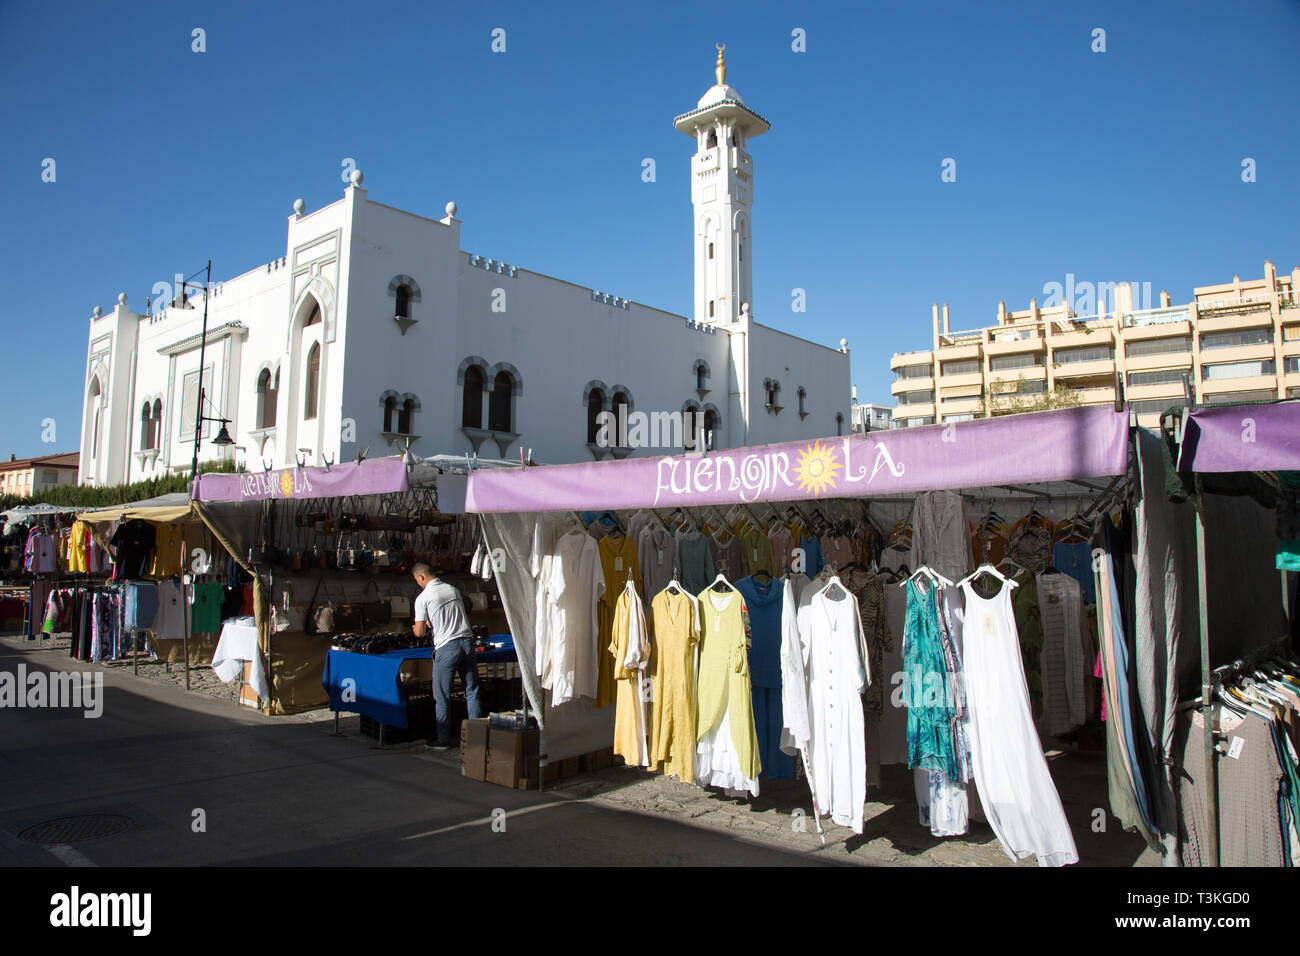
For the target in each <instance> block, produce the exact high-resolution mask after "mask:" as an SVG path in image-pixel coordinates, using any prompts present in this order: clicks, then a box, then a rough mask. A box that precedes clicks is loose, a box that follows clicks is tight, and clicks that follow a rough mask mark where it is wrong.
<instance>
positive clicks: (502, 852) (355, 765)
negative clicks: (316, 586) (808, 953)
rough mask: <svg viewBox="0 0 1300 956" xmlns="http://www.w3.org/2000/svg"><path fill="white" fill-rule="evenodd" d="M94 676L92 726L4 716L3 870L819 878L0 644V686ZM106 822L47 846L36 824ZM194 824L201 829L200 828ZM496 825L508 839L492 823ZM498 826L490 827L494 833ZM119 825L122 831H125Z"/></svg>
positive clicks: (739, 847)
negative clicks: (98, 696)
mask: <svg viewBox="0 0 1300 956" xmlns="http://www.w3.org/2000/svg"><path fill="white" fill-rule="evenodd" d="M19 664H25V665H26V667H27V670H28V671H29V672H30V671H32V670H34V669H42V670H46V671H49V670H65V671H66V670H86V671H99V672H102V673H103V674H104V706H103V714H102V716H101V717H99V718H98V719H86V718H85V717H83V716H82V713H81V711H76V710H66V709H65V710H55V709H43V710H33V709H15V708H9V707H0V780H3V781H4V786H0V865H3V866H60V865H68V866H92V865H93V866H213V865H217V866H250V865H251V866H258V865H269V866H339V865H411V866H414V865H420V866H427V865H442V864H448V865H466V864H469V865H491V866H511V865H543V864H544V865H586V864H594V865H605V866H609V865H668V866H673V865H684V864H726V865H746V866H753V865H769V866H772V865H778V866H780V865H821V864H829V863H833V862H834V861H831V860H828V859H825V858H820V859H819V858H818V856H816V855H810V854H799V853H791V852H787V851H784V850H781V849H776V848H772V847H766V846H762V845H758V844H756V843H751V842H746V841H744V840H740V839H737V838H734V837H732V836H730V835H729V834H726V833H720V832H716V831H712V830H708V829H704V828H700V827H693V826H690V825H687V824H685V823H682V822H679V821H675V820H671V819H665V818H662V817H657V816H648V815H643V814H639V813H635V812H624V811H619V810H614V809H610V808H608V807H605V806H597V805H594V804H591V803H587V802H585V801H583V800H581V799H578V798H574V797H565V796H563V795H560V794H551V793H540V794H539V793H536V792H526V791H515V790H508V789H505V788H503V787H496V786H492V785H490V784H484V783H479V782H476V781H472V780H467V779H465V778H464V777H462V776H461V775H460V770H459V759H458V756H457V755H456V754H455V753H454V752H453V753H448V754H430V753H426V752H424V751H422V750H421V751H412V750H409V749H394V750H383V751H381V750H377V749H374V748H373V746H372V742H371V741H369V740H367V739H365V738H362V737H359V736H358V735H357V720H356V718H351V719H350V720H345V721H344V722H343V725H344V729H345V730H346V731H348V735H347V736H345V737H342V738H340V737H334V736H332V734H331V732H332V730H333V727H332V724H330V723H328V722H325V723H321V722H307V721H304V720H301V719H297V718H274V719H271V718H265V717H262V716H260V715H258V714H255V713H252V712H249V711H247V710H244V709H241V708H238V707H236V706H235V705H234V704H233V703H232V702H225V701H221V700H214V699H210V698H207V697H203V696H200V695H197V694H187V693H185V692H184V691H183V690H180V689H178V688H175V687H173V686H169V685H165V684H159V683H154V682H146V681H144V680H139V679H135V678H132V676H131V674H130V671H129V670H127V671H126V672H125V673H123V672H122V671H120V670H117V669H111V668H97V667H95V666H94V665H91V664H83V663H81V662H77V661H72V660H70V659H69V658H68V657H67V655H66V654H65V653H62V652H55V651H41V650H35V649H32V647H31V645H27V646H24V642H23V641H22V640H21V639H14V638H4V639H2V640H0V672H5V671H8V672H10V673H15V672H16V671H17V668H18V665H19ZM81 814H114V815H118V816H124V817H127V818H129V821H130V822H129V826H127V828H126V829H124V830H122V831H121V832H119V833H116V834H114V835H109V836H104V837H101V838H98V839H94V840H89V841H84V842H77V843H75V844H72V843H70V844H65V845H63V846H54V847H49V846H45V845H41V844H38V843H33V842H30V841H28V840H23V839H20V838H19V834H20V833H22V832H23V831H24V830H25V829H27V828H28V827H30V826H33V825H35V824H39V823H43V822H46V821H50V820H54V819H58V818H64V817H71V816H77V815H81ZM196 819H201V820H202V821H203V823H204V824H205V826H204V827H203V828H202V829H201V830H200V831H199V832H196V827H195V825H194V824H195V821H196ZM503 820H504V832H502V821H503ZM494 824H495V826H494ZM123 825H125V824H123Z"/></svg>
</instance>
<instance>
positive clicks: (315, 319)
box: [303, 302, 320, 328]
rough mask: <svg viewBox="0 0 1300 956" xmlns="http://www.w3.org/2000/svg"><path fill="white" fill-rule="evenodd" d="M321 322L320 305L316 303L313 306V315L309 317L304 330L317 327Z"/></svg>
mask: <svg viewBox="0 0 1300 956" xmlns="http://www.w3.org/2000/svg"><path fill="white" fill-rule="evenodd" d="M319 321H320V303H319V302H316V303H313V304H312V307H311V315H309V316H307V321H306V322H305V323H304V324H303V328H307V327H309V326H312V325H315V324H316V323H317V322H319Z"/></svg>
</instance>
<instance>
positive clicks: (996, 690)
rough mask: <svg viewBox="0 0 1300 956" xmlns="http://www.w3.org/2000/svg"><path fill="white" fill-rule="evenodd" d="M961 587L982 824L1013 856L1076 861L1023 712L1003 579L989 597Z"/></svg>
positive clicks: (1052, 862) (1024, 690) (1024, 696)
mask: <svg viewBox="0 0 1300 956" xmlns="http://www.w3.org/2000/svg"><path fill="white" fill-rule="evenodd" d="M962 590H963V591H964V592H965V596H966V613H965V620H964V622H963V627H962V638H963V640H962V650H963V654H964V664H965V677H966V706H967V707H968V709H969V713H970V749H971V763H972V766H973V768H974V772H975V786H976V787H977V788H978V790H979V795H980V803H981V804H982V805H983V807H984V814H985V816H987V817H988V822H989V826H991V827H992V828H993V832H994V834H996V836H997V838H998V842H999V843H1001V844H1002V849H1003V851H1004V852H1005V853H1006V854H1007V856H1009V857H1010V858H1011V859H1013V860H1018V859H1022V858H1024V857H1026V856H1028V855H1029V854H1031V853H1033V854H1035V855H1037V857H1038V865H1039V866H1064V865H1066V864H1068V863H1077V862H1078V860H1079V853H1078V850H1077V849H1076V848H1075V844H1074V836H1073V834H1072V833H1071V832H1070V824H1069V823H1068V822H1067V821H1066V819H1065V810H1064V808H1063V807H1062V806H1061V798H1060V795H1059V794H1057V792H1056V785H1055V784H1054V783H1053V782H1052V775H1051V773H1050V772H1048V769H1047V761H1046V759H1044V757H1043V749H1042V746H1041V745H1040V744H1039V742H1038V732H1037V730H1035V728H1034V718H1033V715H1032V714H1031V713H1030V711H1029V689H1028V687H1027V686H1026V684H1025V672H1024V668H1023V667H1022V665H1021V661H1020V641H1019V638H1018V637H1017V635H1016V619H1015V614H1014V612H1013V611H1012V608H1011V595H1010V590H1011V589H1010V588H1009V587H1007V586H1006V585H1005V584H1003V585H1002V587H1001V588H1000V589H999V590H998V592H997V594H995V595H993V596H992V597H990V598H986V597H983V596H981V595H980V594H979V593H977V592H976V591H975V589H974V588H973V587H972V586H971V584H970V583H969V582H967V583H966V584H963V585H962Z"/></svg>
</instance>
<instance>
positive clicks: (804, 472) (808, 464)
mask: <svg viewBox="0 0 1300 956" xmlns="http://www.w3.org/2000/svg"><path fill="white" fill-rule="evenodd" d="M839 471H840V460H839V456H838V455H836V454H835V449H834V448H833V447H831V446H830V445H824V444H822V442H820V441H817V442H814V443H813V444H811V445H809V446H808V447H807V448H805V449H804V450H803V451H801V452H799V460H798V461H797V462H795V466H794V475H795V478H796V479H798V481H799V490H800V491H811V492H812V493H813V494H814V495H820V494H822V493H823V492H824V491H827V490H829V489H831V488H834V487H835V480H836V478H838V477H839Z"/></svg>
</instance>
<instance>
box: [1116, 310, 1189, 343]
mask: <svg viewBox="0 0 1300 956" xmlns="http://www.w3.org/2000/svg"><path fill="white" fill-rule="evenodd" d="M1191 320H1192V310H1191V309H1190V308H1189V307H1188V306H1185V305H1180V306H1174V307H1172V308H1168V309H1143V310H1142V311H1140V312H1130V313H1128V314H1127V315H1125V316H1124V328H1125V335H1126V336H1127V335H1128V334H1129V331H1130V330H1132V331H1134V332H1137V330H1140V329H1145V328H1150V327H1152V326H1155V327H1156V331H1154V332H1152V333H1151V334H1152V335H1170V334H1172V330H1170V329H1167V328H1161V326H1167V325H1170V324H1179V323H1187V324H1188V325H1190V324H1191Z"/></svg>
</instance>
